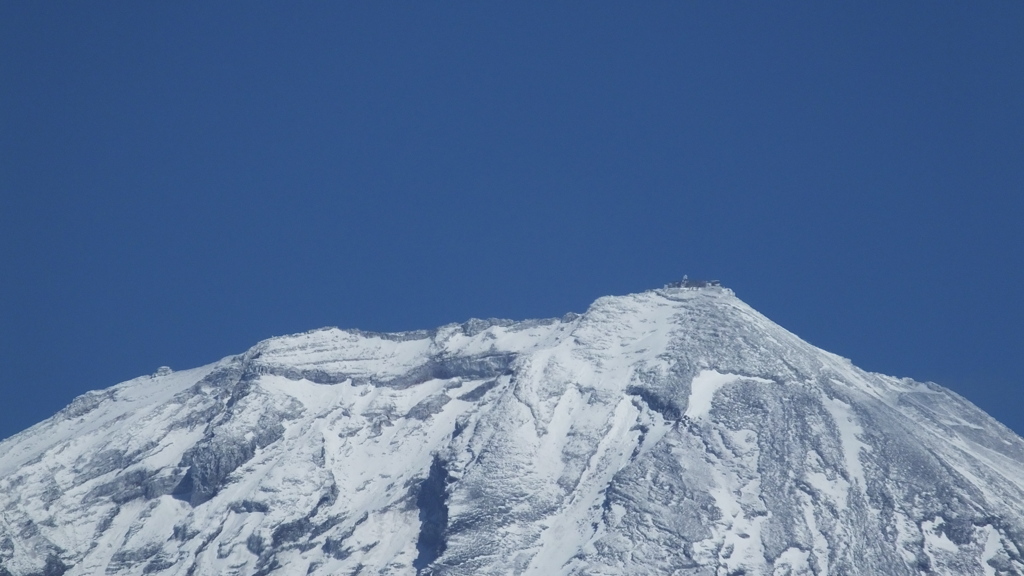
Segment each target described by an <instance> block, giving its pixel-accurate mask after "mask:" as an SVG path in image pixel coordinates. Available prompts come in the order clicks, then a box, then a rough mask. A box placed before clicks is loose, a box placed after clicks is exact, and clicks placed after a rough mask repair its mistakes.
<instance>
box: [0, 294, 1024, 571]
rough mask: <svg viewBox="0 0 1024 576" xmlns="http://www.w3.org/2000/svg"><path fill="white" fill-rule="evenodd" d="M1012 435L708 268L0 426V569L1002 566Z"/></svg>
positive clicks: (297, 348) (226, 365)
mask: <svg viewBox="0 0 1024 576" xmlns="http://www.w3.org/2000/svg"><path fill="white" fill-rule="evenodd" d="M1022 503H1024V440H1021V438H1019V437H1018V436H1016V435H1015V434H1013V433H1012V431H1010V430H1009V429H1007V428H1006V427H1005V426H1002V425H1001V424H999V423H998V422H996V421H994V420H993V419H991V418H990V417H988V416H987V415H985V414H984V413H983V412H981V411H980V410H979V409H977V408H976V407H974V406H973V405H971V404H970V403H969V402H967V401H966V400H965V399H963V398H962V397H960V396H958V395H956V394H954V393H952V392H950V391H948V390H946V389H944V388H942V387H941V386H938V385H935V384H930V383H918V382H915V381H913V380H909V379H898V378H893V377H889V376H885V375H881V374H875V373H869V372H865V371H862V370H860V369H858V368H856V367H855V366H853V365H852V363H851V362H850V361H849V360H847V359H845V358H842V357H840V356H837V355H835V354H831V353H828V352H825V351H822V350H820V349H817V348H815V347H814V346H812V345H810V344H808V343H807V342H805V341H803V340H801V339H800V338H799V337H797V336H795V335H793V334H792V333H790V332H788V331H786V330H785V329H783V328H781V327H779V326H778V325H776V324H774V323H773V322H771V321H770V320H768V319H767V318H765V317H764V316H763V315H761V314H759V313H758V312H756V311H755V310H753V309H752V308H750V307H749V306H747V305H746V304H745V303H743V302H742V301H741V300H739V299H738V298H736V297H735V295H734V294H733V293H732V291H731V290H729V289H727V288H722V287H719V286H702V287H699V288H693V287H687V286H671V285H670V286H668V287H666V288H663V289H657V290H650V291H647V292H642V293H637V294H630V295H626V296H609V297H604V298H600V299H598V300H597V301H595V302H594V304H592V305H591V306H590V308H589V309H588V310H587V311H586V312H585V313H584V314H569V315H566V316H564V317H562V318H556V319H546V320H527V321H519V322H516V321H509V320H497V319H490V320H476V319H473V320H470V321H467V322H464V323H461V324H449V325H445V326H442V327H439V328H436V329H433V330H424V331H412V332H403V333H395V334H382V333H372V332H364V331H359V330H341V329H336V328H325V329H318V330H314V331H310V332H305V333H300V334H294V335H289V336H282V337H276V338H271V339H268V340H264V341H262V342H260V343H258V344H257V345H256V346H254V347H252V348H251V349H249V350H248V351H246V352H245V353H243V354H240V355H235V356H229V357H226V358H224V359H222V360H220V361H218V362H215V363H213V364H210V365H207V366H204V367H200V368H196V369H192V370H185V371H181V372H167V371H158V372H157V373H156V374H153V375H150V376H143V377H140V378H136V379H133V380H129V381H127V382H124V383H122V384H119V385H117V386H114V387H112V388H108V389H106V390H102V391H96V392H90V393H87V394H85V395H83V396H80V397H79V398H77V399H76V400H75V401H73V402H72V403H71V404H70V405H69V406H68V407H67V408H65V409H64V410H62V411H61V412H59V413H58V414H57V415H55V416H54V417H52V418H50V419H48V420H46V421H44V422H42V423H40V424H37V425H36V426H33V427H32V428H29V429H28V430H26V431H24V432H22V433H20V434H18V435H16V436H13V437H11V438H9V439H7V440H5V441H3V442H0V511H2V512H3V516H2V522H0V575H3V576H7V575H8V574H10V575H11V576H26V575H28V574H47V575H53V574H68V575H76V574H94V573H101V572H102V573H107V574H132V573H139V572H140V571H141V572H143V573H147V574H166V575H182V576H198V575H201V574H239V575H241V574H282V575H291V574H307V573H308V574H356V573H358V574H438V575H441V574H445V575H448V574H451V575H456V574H608V575H611V574H615V575H633V574H637V575H639V574H680V575H683V574H686V575H693V576H698V575H699V576H710V575H718V574H794V575H795V574H816V575H820V574H883V573H884V574H915V575H916V574H922V573H923V574H979V575H984V576H988V575H989V574H1024V560H1022V554H1021V551H1022V549H1024V504H1022Z"/></svg>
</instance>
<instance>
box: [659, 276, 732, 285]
mask: <svg viewBox="0 0 1024 576" xmlns="http://www.w3.org/2000/svg"><path fill="white" fill-rule="evenodd" d="M721 286H722V283H721V282H719V281H718V280H690V279H689V277H687V276H686V275H685V274H684V275H683V279H682V280H680V281H678V282H669V283H668V284H666V285H665V287H666V288H712V287H716V288H717V287H721Z"/></svg>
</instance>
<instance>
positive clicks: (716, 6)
mask: <svg viewBox="0 0 1024 576" xmlns="http://www.w3.org/2000/svg"><path fill="white" fill-rule="evenodd" d="M210 4H215V5H213V6H211V5H210ZM1022 31H1024V3H1021V2H1017V1H1009V0H1003V1H999V0H996V1H992V2H984V3H967V2H956V3H954V2H928V3H922V2H901V1H897V2H892V1H889V0H886V1H884V2H857V3H817V2H799V3H797V2H793V3H785V4H780V3H764V2H750V3H742V2H729V3H719V2H700V3H697V2H693V3H690V2H686V3H684V2H665V3H660V4H658V3H644V5H643V7H638V6H636V5H635V3H625V2H623V3H620V4H618V5H613V4H603V3H595V2H586V3H583V2H579V3H559V4H558V5H557V6H552V3H522V2H515V3H513V2H507V3H499V2H484V3H439V2H431V3H422V2H420V3H390V2H389V3H377V2H374V3H364V4H363V5H361V6H355V5H353V4H345V5H342V3H326V2H320V3H288V4H287V5H285V3H278V4H277V5H271V4H256V3H241V2H238V3H233V4H229V3H225V2H222V3H184V2H162V3H157V2H149V3H128V2H124V3H113V2H105V3H94V2H79V3H57V2H28V1H26V2H3V3H0V437H6V436H8V435H10V434H13V433H15V432H17V431H18V430H21V429H23V428H25V427H27V426H29V425H31V424H33V423H35V422H37V421H39V420H42V419H43V418H45V417H47V416H49V415H50V414H52V413H53V412H54V411H56V410H58V409H59V408H61V407H62V406H64V405H65V404H66V403H67V402H69V401H70V400H71V399H72V398H73V397H74V396H76V395H78V394H80V393H82V392H85V391H86V390H90V389H96V388H103V387H107V386H110V385H112V384H114V383H117V382H119V381H122V380H125V379H128V378H131V377H134V376H137V375H141V374H148V373H151V372H153V371H154V370H155V369H156V368H157V367H158V366H160V365H164V364H166V365H170V366H172V367H174V368H188V367H194V366H197V365H201V364H205V363H208V362H211V361H214V360H217V359H219V358H221V357H223V356H226V355H229V354H234V353H239V352H242V351H244V350H245V349H247V348H248V347H249V346H251V345H253V344H255V343H256V342H257V341H259V340H261V339H264V338H267V337H270V336H273V335H279V334H285V333H291V332H298V331H304V330H308V329H312V328H317V327H320V326H325V325H338V326H342V327H359V328H364V329H370V330H403V329H414V328H428V327H433V326H436V325H440V324H444V323H448V322H453V321H462V320H465V319H467V318H470V317H473V316H476V317H492V316H497V317H511V318H526V317H548V316H557V315H561V314H563V313H565V312H567V311H570V310H571V311H582V310H584V309H585V308H586V307H587V305H588V304H589V303H590V302H591V301H592V300H593V299H594V298H596V297H598V296H601V295H605V294H619V293H626V292H632V291H640V290H644V289H646V288H650V287H655V286H660V285H662V284H664V283H665V282H668V281H671V280H675V279H677V278H678V277H680V276H682V275H683V274H684V273H687V274H689V275H690V276H691V277H714V278H720V279H721V280H722V281H723V282H724V283H725V284H726V285H728V286H730V287H732V288H733V289H735V290H736V293H737V294H738V295H739V296H740V297H741V298H743V299H744V300H746V301H747V302H748V303H750V304H751V305H753V306H754V307H755V308H757V309H759V310H760V311H761V312H763V313H765V314H766V315H767V316H768V317H770V318H772V319H773V320H775V321H777V322H779V323H780V324H782V325H783V326H785V327H786V328H788V329H790V330H792V331H793V332H795V333H796V334H798V335H800V336H802V337H803V338H805V339H806V340H808V341H810V342H812V343H813V344H816V345H818V346H821V347H823V348H825V349H827V350H830V351H833V352H836V353H838V354H841V355H843V356H847V357H849V358H851V359H852V360H853V361H854V362H855V363H856V364H858V365H859V366H861V367H864V368H866V369H870V370H876V371H881V372H885V373H889V374H894V375H899V376H910V377H914V378H917V379H922V380H934V381H937V382H939V383H941V384H944V385H946V386H948V387H950V388H952V389H954V390H956V391H958V392H960V393H961V394H963V395H964V396H966V397H967V398H969V399H970V400H972V401H974V402H975V403H977V404H978V405H980V406H981V407H982V408H984V409H985V410H987V411H989V412H990V413H991V414H993V415H994V416H996V417H997V418H999V419H1000V420H1002V421H1003V422H1004V423H1006V424H1008V425H1009V426H1011V427H1012V428H1014V429H1015V430H1016V431H1017V432H1018V433H1022V432H1024V410H1022V408H1024V402H1022V391H1024V390H1022V385H1024V370H1022V368H1021V361H1022V359H1024V330H1022V327H1024V304H1022V300H1021V297H1022V288H1024V223H1022V221H1024V32H1022Z"/></svg>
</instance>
